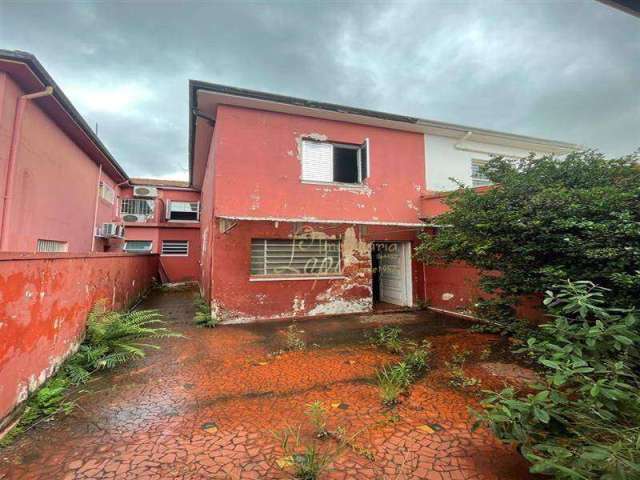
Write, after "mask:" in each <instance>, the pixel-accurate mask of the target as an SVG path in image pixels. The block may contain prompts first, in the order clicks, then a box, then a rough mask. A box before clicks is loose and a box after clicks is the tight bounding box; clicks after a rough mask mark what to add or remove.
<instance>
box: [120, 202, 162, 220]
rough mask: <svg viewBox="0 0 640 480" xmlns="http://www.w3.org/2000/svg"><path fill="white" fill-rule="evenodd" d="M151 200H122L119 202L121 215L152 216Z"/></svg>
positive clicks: (152, 203)
mask: <svg viewBox="0 0 640 480" xmlns="http://www.w3.org/2000/svg"><path fill="white" fill-rule="evenodd" d="M153 205H154V202H153V200H147V199H144V198H123V199H122V200H121V201H120V214H121V215H146V216H147V217H149V216H151V215H153Z"/></svg>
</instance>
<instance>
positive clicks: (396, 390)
mask: <svg viewBox="0 0 640 480" xmlns="http://www.w3.org/2000/svg"><path fill="white" fill-rule="evenodd" d="M407 347H409V348H411V350H410V351H409V352H408V353H406V354H405V355H404V357H403V359H402V361H401V362H399V363H396V364H394V365H387V366H384V367H382V368H381V369H380V370H378V373H377V375H376V379H377V382H378V389H379V392H380V399H381V400H382V403H383V404H385V405H388V406H391V405H394V404H395V403H397V401H398V397H399V396H400V395H401V394H402V393H404V392H405V391H406V390H407V388H408V387H409V386H410V385H411V384H412V383H413V382H415V381H416V380H417V379H418V378H420V377H421V376H423V375H424V374H425V373H426V372H427V370H428V369H429V360H430V358H431V348H432V347H431V343H430V342H429V341H428V340H424V341H423V342H422V343H421V344H420V345H419V346H418V345H416V344H412V343H410V342H406V343H405V348H407Z"/></svg>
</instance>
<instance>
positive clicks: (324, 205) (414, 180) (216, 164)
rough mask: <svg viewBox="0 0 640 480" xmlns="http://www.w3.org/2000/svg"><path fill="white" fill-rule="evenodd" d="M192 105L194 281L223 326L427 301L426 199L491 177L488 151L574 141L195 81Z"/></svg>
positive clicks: (556, 148)
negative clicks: (197, 199)
mask: <svg viewBox="0 0 640 480" xmlns="http://www.w3.org/2000/svg"><path fill="white" fill-rule="evenodd" d="M190 102H191V103H190V110H191V117H190V122H191V123H190V174H191V182H190V184H191V186H192V187H194V188H196V189H198V190H201V191H202V195H201V206H202V208H201V213H200V220H201V233H202V274H201V288H202V290H203V292H204V294H205V295H206V296H207V298H209V299H210V300H211V302H212V306H213V307H214V308H215V309H216V310H217V311H218V312H219V313H220V314H221V315H223V316H224V317H225V319H227V320H228V321H248V320H255V319H266V318H274V317H290V316H303V315H326V314H337V313H352V312H365V311H370V310H371V309H372V308H374V307H375V306H376V305H380V306H388V305H396V306H412V305H415V304H416V303H417V302H419V301H421V300H425V299H430V297H431V296H432V295H430V292H429V286H430V278H429V271H428V269H427V268H425V267H424V266H423V265H422V264H421V263H419V262H416V261H415V260H414V259H413V255H412V252H413V250H414V248H415V246H416V242H417V234H418V233H419V232H421V231H423V230H424V229H425V228H428V225H427V224H425V223H424V222H423V221H422V220H421V219H422V218H424V217H425V215H424V213H423V212H421V205H422V203H423V200H424V198H425V196H427V197H428V196H429V194H433V193H434V191H441V190H447V189H449V190H450V189H452V188H455V184H454V183H453V182H452V181H451V180H450V179H449V177H457V178H458V179H459V180H461V181H463V182H465V183H466V184H468V185H474V186H480V185H486V184H487V181H486V179H485V178H483V177H482V175H481V174H480V172H479V171H478V168H479V166H480V165H481V164H482V163H483V162H486V161H487V160H488V159H489V158H490V156H491V155H495V154H501V155H506V156H511V157H522V156H526V155H527V154H528V153H529V152H537V153H555V154H564V153H567V152H569V151H571V150H573V149H575V148H576V146H575V145H571V144H567V143H563V142H556V141H549V140H543V139H538V138H532V137H527V136H522V135H513V134H507V133H501V132H495V131H490V130H486V129H479V128H472V127H465V126H460V125H452V124H447V123H442V122H435V121H431V120H424V119H419V118H412V117H405V116H400V115H392V114H387V113H382V112H375V111H369V110H363V109H358V108H351V107H346V106H341V105H333V104H328V103H321V102H314V101H308V100H304V99H299V98H291V97H285V96H281V95H273V94H268V93H263V92H256V91H250V90H242V89H237V88H232V87H226V86H222V85H215V84H209V83H204V82H198V81H191V82H190ZM463 280H464V279H460V281H461V282H462V281H463ZM431 294H433V292H431ZM452 296H454V295H452ZM457 300H459V299H457Z"/></svg>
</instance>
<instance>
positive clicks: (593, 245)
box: [416, 151, 640, 318]
mask: <svg viewBox="0 0 640 480" xmlns="http://www.w3.org/2000/svg"><path fill="white" fill-rule="evenodd" d="M639 160H640V155H639V154H638V153H635V154H633V155H628V156H625V157H621V158H617V159H607V158H605V157H604V156H603V155H601V154H599V153H596V152H592V151H587V152H577V153H572V154H569V155H567V157H566V158H565V159H556V158H553V157H549V156H546V157H541V158H535V157H534V156H530V157H528V158H525V159H522V160H518V161H515V160H514V161H510V160H506V159H504V158H494V159H492V160H491V161H489V163H488V164H487V165H486V166H485V167H483V170H484V173H485V174H486V175H487V177H488V178H489V179H490V180H491V181H492V182H494V183H495V184H496V187H495V188H493V189H490V190H488V191H485V192H483V193H479V192H476V191H474V190H473V189H471V188H461V189H459V190H458V191H456V192H452V193H451V195H449V196H448V197H447V200H446V202H447V204H448V205H449V207H451V209H450V211H449V212H447V213H445V214H443V215H441V216H438V217H436V218H434V219H432V222H436V223H438V224H441V225H443V226H447V228H441V229H439V230H438V233H437V235H429V234H426V233H425V234H423V235H422V237H421V238H422V242H421V245H420V246H419V247H418V249H417V252H416V253H417V256H418V258H420V259H422V260H423V261H425V262H428V263H436V264H437V263H448V262H458V261H461V262H465V263H466V264H469V265H471V266H473V267H476V268H478V269H479V270H480V271H481V272H482V273H483V274H482V277H481V287H482V288H483V289H484V290H485V291H486V292H487V293H491V294H494V295H497V296H498V299H499V300H500V301H501V304H500V305H499V308H498V309H497V310H496V311H494V312H492V313H491V312H490V315H491V318H493V316H494V315H497V316H498V317H503V318H504V316H505V315H507V316H510V317H513V311H512V307H513V305H514V304H515V302H516V300H517V298H518V297H519V296H521V295H526V294H535V293H539V292H543V291H544V290H545V289H546V288H547V287H548V286H549V285H555V284H558V283H561V282H563V281H565V280H566V279H570V278H574V279H575V278H579V279H580V278H581V279H589V280H591V281H593V282H594V283H596V284H598V285H600V286H602V287H606V288H609V290H607V291H606V292H605V295H606V297H607V300H608V302H609V304H610V305H615V306H619V307H632V306H633V307H635V308H640V168H638V167H637V162H638V161H639ZM492 298H493V297H492Z"/></svg>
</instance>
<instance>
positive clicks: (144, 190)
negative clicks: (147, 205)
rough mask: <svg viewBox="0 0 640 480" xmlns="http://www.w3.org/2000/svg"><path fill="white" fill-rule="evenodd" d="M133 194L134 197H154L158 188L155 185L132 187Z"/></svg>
mask: <svg viewBox="0 0 640 480" xmlns="http://www.w3.org/2000/svg"><path fill="white" fill-rule="evenodd" d="M133 196H134V197H143V198H155V197H157V196H158V189H157V188H156V187H142V186H138V187H133Z"/></svg>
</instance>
